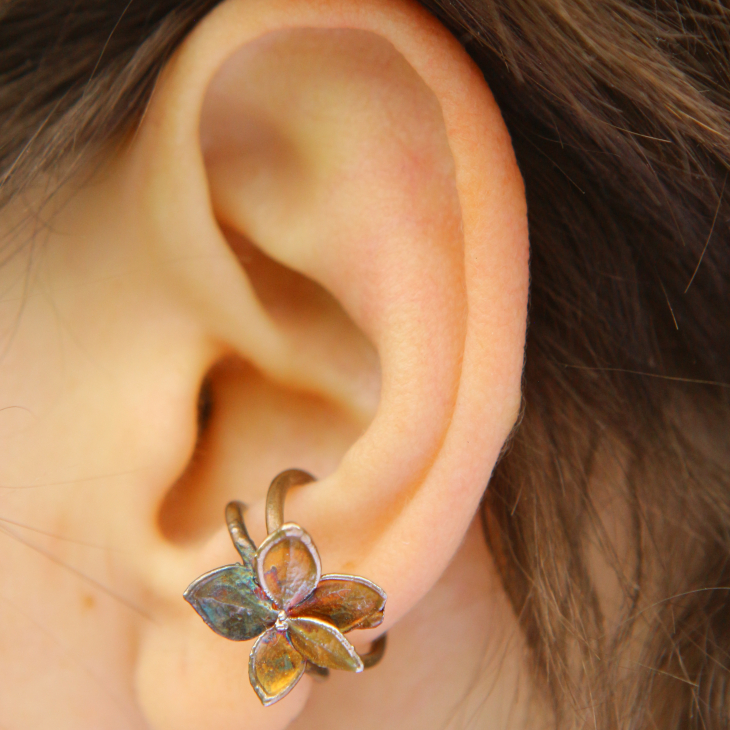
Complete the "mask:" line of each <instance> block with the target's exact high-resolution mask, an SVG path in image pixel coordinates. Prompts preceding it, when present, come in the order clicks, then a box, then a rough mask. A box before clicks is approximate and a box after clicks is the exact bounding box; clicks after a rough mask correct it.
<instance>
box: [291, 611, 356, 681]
mask: <svg viewBox="0 0 730 730" xmlns="http://www.w3.org/2000/svg"><path fill="white" fill-rule="evenodd" d="M289 638H290V640H291V643H292V644H294V647H295V648H296V649H297V650H298V651H299V652H301V654H302V655H303V656H304V657H305V658H306V659H309V661H310V662H312V664H316V665H317V666H318V667H327V668H328V669H346V670H349V671H350V672H362V670H363V664H362V659H360V657H359V656H358V653H357V652H356V651H355V648H354V647H353V646H352V644H351V643H350V642H349V641H348V640H347V639H346V638H345V637H344V636H343V635H342V634H341V633H340V631H339V630H338V629H336V628H335V627H334V626H332V624H328V623H327V622H326V621H320V620H319V619H317V618H291V619H289Z"/></svg>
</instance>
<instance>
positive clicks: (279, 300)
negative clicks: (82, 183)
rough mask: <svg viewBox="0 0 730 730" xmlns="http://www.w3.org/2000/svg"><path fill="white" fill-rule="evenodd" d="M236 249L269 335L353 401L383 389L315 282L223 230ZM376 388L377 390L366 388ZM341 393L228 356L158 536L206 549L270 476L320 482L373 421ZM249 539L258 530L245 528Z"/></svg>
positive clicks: (195, 411) (213, 376)
mask: <svg viewBox="0 0 730 730" xmlns="http://www.w3.org/2000/svg"><path fill="white" fill-rule="evenodd" d="M225 233H226V236H227V238H228V240H229V244H230V246H231V248H232V250H233V251H234V252H235V254H236V255H237V257H238V259H239V261H240V263H241V266H242V268H243V269H244V271H245V272H246V274H247V276H248V278H249V279H250V282H251V285H252V287H253V288H254V291H255V292H256V294H257V296H258V298H259V299H260V301H261V303H262V304H263V306H264V308H265V309H266V310H267V313H268V314H269V316H270V318H271V320H272V322H273V323H274V325H275V326H277V327H278V328H280V330H281V331H282V332H283V333H284V334H285V336H288V337H290V338H292V340H294V344H295V346H297V345H298V343H299V342H306V346H307V347H310V348H315V349H316V350H317V354H318V356H319V357H321V359H322V361H323V363H324V364H326V367H334V368H335V369H337V370H338V371H339V372H343V371H344V372H346V373H347V376H348V378H349V379H350V380H352V388H353V391H354V392H357V391H361V390H362V389H369V390H371V391H372V390H374V391H376V392H377V390H378V387H379V367H378V360H377V355H376V353H375V350H374V348H373V347H372V345H370V343H369V342H368V341H367V340H366V339H365V337H364V335H363V334H362V332H361V331H360V330H359V329H358V328H357V327H356V325H355V324H354V323H353V322H352V320H351V319H350V318H349V317H348V316H347V314H346V313H345V312H344V310H343V309H342V308H341V307H340V305H339V304H338V302H337V301H336V300H335V298H334V297H333V296H332V295H331V294H329V293H328V292H327V291H325V290H324V289H323V288H322V287H321V286H319V285H318V284H317V283H315V282H314V281H312V280H311V279H308V278H307V277H305V276H303V275H301V274H299V273H297V272H295V271H293V270H291V269H289V268H287V267H286V266H284V265H282V264H280V263H278V262H276V261H274V260H273V259H271V258H269V257H268V256H266V255H265V254H264V253H262V252H261V251H260V250H259V249H258V248H257V247H256V246H254V245H253V244H251V243H250V242H249V241H248V240H247V239H245V238H244V237H243V236H240V235H238V234H236V233H234V232H231V231H225ZM373 380H376V381H377V386H373V385H372V381H373ZM340 395H341V393H339V392H338V394H337V395H335V394H333V393H330V392H327V390H326V383H325V384H324V387H323V388H322V389H320V391H319V392H315V391H314V390H310V391H305V390H303V389H302V388H301V387H299V386H293V385H290V384H288V383H285V382H280V381H279V380H277V379H275V378H273V377H272V376H270V375H269V374H268V373H266V372H263V371H261V370H259V369H256V368H255V367H254V366H253V365H252V364H251V362H250V361H249V359H248V358H247V357H246V353H239V352H234V351H231V352H229V353H228V354H227V355H226V356H224V357H222V358H221V359H220V360H218V361H217V362H216V363H215V364H214V365H213V366H212V367H211V368H210V369H209V371H208V372H207V373H206V375H205V377H204V378H203V379H202V381H201V384H200V386H199V390H198V398H197V402H196V403H195V404H194V407H193V408H191V414H190V417H191V418H194V419H196V421H197V439H196V443H195V446H194V448H193V449H192V451H191V453H190V455H189V457H188V459H187V462H186V463H185V465H184V467H183V468H182V469H181V473H180V476H179V478H178V479H177V480H176V481H175V482H174V483H173V484H172V486H171V487H170V488H169V489H168V491H167V493H166V494H165V496H164V498H163V500H162V502H161V504H160V507H159V510H158V527H159V530H160V532H161V533H162V535H163V537H164V538H165V539H166V540H167V541H169V542H171V543H173V544H176V545H185V544H191V543H197V542H203V541H205V540H206V539H208V538H209V537H210V536H211V535H212V534H214V533H215V532H216V531H218V530H220V529H221V527H223V526H224V524H225V523H224V519H223V514H224V508H225V505H226V504H227V503H228V502H229V501H231V500H241V501H243V502H244V503H249V504H250V503H252V502H255V501H257V500H261V499H263V498H264V497H265V494H266V490H267V488H268V485H269V483H270V481H271V479H272V477H273V476H275V475H276V474H277V473H279V472H281V471H283V470H284V469H287V468H292V467H298V468H302V469H306V470H307V471H310V472H312V473H315V474H317V475H318V476H327V475H328V474H330V473H332V472H333V471H335V469H336V468H337V466H338V465H339V463H340V461H341V459H342V457H343V456H344V454H345V453H346V451H347V450H348V449H349V448H350V446H351V445H352V444H353V443H354V442H355V441H356V440H357V438H358V437H359V436H360V435H361V434H362V432H363V430H364V428H365V427H366V426H367V424H368V422H369V420H370V419H371V418H372V417H373V416H374V412H375V407H377V399H376V400H375V402H374V406H373V408H372V411H371V413H370V414H366V416H367V417H366V418H363V408H362V404H361V403H359V404H355V406H354V407H353V404H352V403H351V402H342V399H341V397H340ZM251 527H252V528H253V531H254V533H255V531H256V526H251Z"/></svg>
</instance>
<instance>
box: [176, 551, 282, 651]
mask: <svg viewBox="0 0 730 730" xmlns="http://www.w3.org/2000/svg"><path fill="white" fill-rule="evenodd" d="M183 597H184V598H185V600H186V601H187V602H188V603H190V605H191V606H192V607H193V608H194V609H195V610H196V611H197V612H198V614H200V617H201V618H202V619H203V621H205V623H206V624H208V626H210V628H211V629H213V631H215V632H216V633H217V634H220V635H221V636H225V637H226V639H231V640H232V641H247V640H248V639H253V638H254V636H258V635H259V634H260V633H261V632H262V631H265V630H266V629H267V628H269V626H271V625H272V624H273V623H274V622H275V621H276V616H277V612H276V610H275V608H274V606H273V605H272V603H271V601H270V600H269V597H268V596H267V595H266V594H265V593H264V591H263V590H261V587H260V586H259V584H258V583H257V581H256V576H255V575H254V572H253V569H252V568H251V567H250V566H244V565H226V566H224V567H222V568H216V570H211V571H210V573H206V574H205V575H201V576H200V578H198V579H197V580H196V581H193V583H191V584H190V586H188V589H187V590H186V591H185V593H184V594H183Z"/></svg>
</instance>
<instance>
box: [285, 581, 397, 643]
mask: <svg viewBox="0 0 730 730" xmlns="http://www.w3.org/2000/svg"><path fill="white" fill-rule="evenodd" d="M386 599H387V596H386V595H385V592H384V591H383V590H382V589H381V588H379V587H378V586H376V585H375V583H372V582H371V581H369V580H366V579H365V578H359V577H357V576H354V575H324V576H322V580H320V582H319V584H318V585H317V587H316V588H315V590H314V593H312V594H311V595H310V596H309V597H308V598H306V599H305V600H304V601H302V602H301V603H298V604H297V605H296V606H294V607H293V608H292V609H291V610H290V611H289V615H290V616H310V617H312V618H318V619H322V620H323V621H327V622H328V623H330V624H333V625H334V626H336V627H337V628H338V629H339V630H340V631H341V632H342V633H345V632H346V631H350V630H351V629H354V628H358V629H359V628H372V627H373V626H378V625H379V624H380V623H382V621H383V609H384V608H385V601H386Z"/></svg>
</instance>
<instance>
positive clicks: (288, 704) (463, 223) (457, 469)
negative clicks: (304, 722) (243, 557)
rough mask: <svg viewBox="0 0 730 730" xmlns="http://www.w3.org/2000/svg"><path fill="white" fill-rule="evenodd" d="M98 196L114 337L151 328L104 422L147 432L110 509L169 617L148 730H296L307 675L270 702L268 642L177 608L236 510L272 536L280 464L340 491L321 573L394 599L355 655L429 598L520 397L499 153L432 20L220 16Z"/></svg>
mask: <svg viewBox="0 0 730 730" xmlns="http://www.w3.org/2000/svg"><path fill="white" fill-rule="evenodd" d="M93 194H94V196H96V197H95V201H96V202H95V206H96V209H97V210H105V211H114V214H113V215H111V217H110V218H107V219H106V220H105V221H104V225H105V226H106V227H107V238H106V240H105V246H106V247H107V248H110V249H113V250H114V256H117V257H119V260H123V261H124V262H125V263H123V264H120V265H119V266H120V267H121V268H120V270H121V269H124V270H125V271H131V270H135V271H138V270H141V269H143V270H144V271H145V272H147V273H146V274H145V276H146V277H147V278H146V282H147V283H146V285H144V286H141V285H140V286H139V287H138V293H137V295H136V296H137V298H136V299H135V298H134V297H130V298H129V301H128V300H127V299H126V298H124V297H118V298H117V299H116V300H115V302H116V304H115V305H114V306H116V307H117V308H118V309H117V310H116V314H115V315H114V316H113V317H111V318H110V319H108V320H107V321H109V322H111V323H112V324H110V325H109V326H110V327H116V326H117V325H116V324H115V323H117V322H118V321H125V322H127V323H128V325H127V326H128V327H129V328H132V327H133V325H132V324H131V323H133V322H134V323H135V324H134V328H139V331H140V332H142V331H144V333H145V335H144V336H145V337H148V338H149V339H148V340H145V343H146V344H145V345H144V353H142V350H141V349H140V348H141V345H139V342H141V340H139V339H138V340H137V342H138V349H137V352H136V354H135V355H134V357H133V356H132V354H130V353H129V352H127V353H125V354H123V355H122V356H121V357H123V359H124V362H126V363H127V364H128V367H127V368H126V369H125V370H123V375H122V376H121V377H123V378H125V382H126V383H129V384H131V383H134V387H132V385H129V388H128V390H129V392H130V393H134V395H133V396H130V401H129V403H124V402H123V401H121V400H120V402H119V404H118V409H119V412H118V413H116V415H115V418H116V421H115V424H114V425H113V426H112V428H114V429H117V430H124V432H125V433H135V434H138V435H137V436H135V438H134V445H133V446H130V447H129V448H130V449H131V451H128V452H127V454H130V453H133V454H135V459H136V460H137V461H136V463H140V464H141V463H143V464H144V465H145V471H144V472H143V476H139V474H138V475H137V477H135V478H136V481H135V478H132V480H131V481H130V487H129V490H128V492H127V493H126V495H125V499H124V503H123V504H121V505H118V508H117V509H116V510H115V513H114V515H113V516H109V519H110V520H114V521H115V524H116V526H115V528H114V530H115V532H116V531H118V534H120V535H124V534H129V535H134V536H135V539H134V542H133V544H132V545H130V546H129V548H128V550H126V551H125V553H124V555H123V556H122V557H120V561H122V562H123V563H124V571H125V574H128V575H132V576H140V577H139V579H138V580H139V584H138V585H137V591H138V594H139V595H142V596H147V597H148V601H147V605H148V610H149V612H150V613H151V614H152V617H153V620H152V621H150V622H147V623H145V624H143V625H142V627H141V628H140V629H139V644H138V647H139V648H138V654H137V658H136V670H135V671H136V675H135V676H136V679H135V681H136V686H137V691H138V693H139V697H140V699H141V704H142V707H143V710H144V712H145V715H146V717H147V720H148V722H149V723H150V724H151V726H152V727H154V728H156V729H158V730H162V729H163V728H164V729H165V730H167V729H168V728H175V729H176V730H178V729H181V728H201V727H216V728H219V729H220V730H224V729H228V728H230V729H232V728H234V727H240V723H241V718H242V717H245V718H246V720H245V723H246V727H247V728H249V729H253V728H257V727H277V726H278V727H284V726H285V725H286V724H287V723H288V722H289V721H290V720H291V719H292V717H293V716H294V715H296V713H297V712H299V710H300V709H301V708H302V706H303V704H304V702H305V699H306V696H307V693H308V692H309V691H310V690H311V685H310V680H309V679H307V678H305V680H303V681H302V682H301V683H300V685H299V686H298V687H297V689H296V690H295V691H294V692H292V694H291V695H289V696H288V697H287V698H286V699H285V700H283V701H282V702H281V703H279V704H278V705H276V706H275V707H272V708H269V709H263V708H261V707H260V706H259V702H258V699H257V698H256V697H255V695H254V693H253V692H252V691H251V690H250V688H249V687H248V683H247V676H246V674H247V673H246V669H245V668H246V666H247V657H248V650H249V648H250V645H249V644H243V645H241V644H236V643H229V642H226V641H224V640H223V639H221V638H219V637H218V636H215V635H214V634H212V632H210V631H209V629H208V628H207V627H206V626H205V625H204V624H203V622H202V621H200V619H199V618H198V617H197V616H196V615H195V614H194V612H193V611H191V610H190V607H189V606H188V605H187V604H185V603H184V601H183V600H182V598H181V594H182V592H183V590H184V589H185V587H186V585H187V584H188V583H189V582H190V581H191V580H192V579H194V578H196V577H197V576H198V575H200V574H201V573H203V572H205V571H207V570H210V569H212V568H215V567H218V566H220V565H224V564H226V563H230V562H233V561H234V560H235V554H234V552H233V548H232V546H231V544H230V541H229V537H228V534H227V531H226V528H225V525H224V522H223V510H224V506H225V503H226V502H227V501H228V500H229V499H232V498H238V499H242V500H243V501H245V502H247V503H248V504H249V505H250V508H249V511H248V513H247V523H248V524H249V526H250V528H251V532H252V535H253V536H254V538H255V539H256V540H257V542H260V540H261V539H262V538H263V536H264V530H263V525H264V520H263V499H264V495H265V491H266V487H267V486H268V482H269V480H270V479H271V478H272V477H273V476H274V475H275V474H276V473H277V472H278V471H280V470H281V469H284V468H289V467H300V468H304V469H307V470H310V471H312V472H313V473H314V474H316V475H317V476H318V477H322V478H321V480H320V481H318V482H317V483H315V484H309V485H307V486H305V487H302V488H299V489H297V490H295V491H293V492H292V493H291V495H290V497H289V499H288V501H287V505H286V516H287V519H288V520H291V521H296V522H298V523H299V524H301V525H302V526H303V527H304V528H305V529H306V530H307V531H308V532H309V533H310V534H311V535H312V536H313V538H314V540H315V542H316V543H317V546H318V548H319V551H320V553H321V556H322V561H323V566H324V570H325V572H342V573H354V574H357V575H362V576H364V577H366V578H369V579H371V580H373V581H375V582H376V583H378V584H379V585H381V586H382V587H383V588H384V589H385V590H386V592H387V593H388V596H389V599H388V605H387V608H386V614H385V623H384V624H383V626H382V627H381V628H379V629H376V630H373V631H370V632H363V633H362V640H363V641H364V642H365V643H364V644H362V645H361V647H362V648H365V647H366V646H367V643H368V642H369V641H371V640H372V639H373V638H375V637H376V636H377V635H378V632H381V631H384V630H386V629H388V628H390V627H392V626H393V625H394V624H395V623H396V622H397V621H398V620H399V619H401V618H402V617H403V616H404V615H405V614H406V613H407V612H408V611H409V610H410V609H411V608H412V607H413V606H414V605H415V604H416V602H418V601H419V599H420V598H421V597H422V596H423V595H424V594H425V593H426V592H427V591H428V590H429V588H430V587H431V586H432V585H433V584H434V583H435V581H436V580H437V578H438V577H439V575H440V574H441V572H442V571H443V570H444V568H445V567H446V565H447V564H448V562H449V560H450V559H451V557H452V556H453V555H454V553H455V551H456V550H457V548H458V546H459V544H460V542H461V541H462V539H463V536H464V534H465V533H466V531H467V528H468V526H469V524H470V522H471V520H472V518H473V516H474V513H475V510H476V509H477V506H478V504H479V501H480V498H481V496H482V493H483V491H484V489H485V488H486V485H487V482H488V480H489V476H490V473H491V471H492V469H493V467H494V465H495V463H496V461H497V459H498V456H499V454H500V450H501V449H502V447H503V445H504V442H505V440H506V438H507V436H508V434H509V432H510V429H511V428H512V426H513V425H514V422H515V419H516V417H517V413H518V409H519V404H520V380H521V369H522V357H523V347H524V338H525V323H526V300H527V281H528V240H527V226H526V208H525V198H524V193H523V187H522V181H521V178H520V175H519V172H518V169H517V166H516V164H515V160H514V157H513V153H512V147H511V143H510V139H509V136H508V134H507V131H506V129H505V126H504V123H503V121H502V119H501V117H500V114H499V110H498V109H497V107H496V105H495V102H494V100H493V98H492V96H491V95H490V93H489V90H488V88H487V86H486V84H485V83H484V80H483V78H482V76H481V75H480V73H479V71H478V70H477V69H476V68H475V67H474V65H473V64H472V63H471V61H470V60H469V58H468V57H467V55H466V54H465V52H464V51H463V49H462V48H461V47H460V46H459V44H458V43H457V42H456V41H455V40H454V39H453V38H452V37H451V36H450V35H449V34H448V33H447V32H446V31H445V30H444V29H443V28H442V27H440V26H439V25H438V24H437V23H436V22H435V21H434V20H433V19H432V18H431V17H430V16H429V15H428V14H427V13H425V11H423V10H422V9H421V8H420V7H419V6H417V5H415V4H412V3H409V2H400V1H393V0H389V1H388V2H380V1H379V0H357V1H355V0H331V1H327V2H314V0H312V1H311V2H310V1H309V0H304V1H302V0H277V2H270V1H269V0H266V1H263V0H260V1H259V0H254V1H251V0H246V1H243V0H240V1H239V0H228V2H225V3H223V4H222V5H220V6H219V7H217V8H216V9H215V10H214V11H213V12H212V13H211V14H210V15H209V16H207V17H206V18H205V19H204V20H203V21H202V22H201V23H200V24H199V25H198V27H197V28H196V29H195V31H194V32H193V33H192V34H191V35H190V36H189V37H188V38H187V39H186V41H185V42H184V43H183V45H182V47H181V48H180V50H179V51H178V53H177V54H176V55H175V57H174V58H172V59H171V61H170V62H169V64H168V66H167V67H166V69H165V71H164V73H163V74H162V76H161V78H160V79H159V83H158V85H157V88H156V90H155V94H154V96H153V99H152V102H151V104H150V107H149V109H148V111H147V113H146V115H145V117H144V119H143V121H142V122H141V125H140V128H139V130H138V132H137V133H136V135H135V136H134V138H133V139H132V140H131V141H130V142H129V144H128V146H127V147H126V149H125V151H124V153H123V154H121V155H120V156H119V157H118V158H117V159H116V160H115V162H114V163H113V164H112V165H111V166H110V168H109V169H107V170H106V172H105V178H104V181H103V182H102V183H99V185H98V186H97V187H95V188H94V193H93ZM112 219H113V220H112ZM112 228H113V231H112ZM110 231H111V232H110ZM104 255H105V256H106V255H109V254H108V253H105V254H104ZM115 266H116V264H115ZM125 267H126V268H125ZM129 267H132V268H131V269H130V268H129ZM135 267H137V268H135ZM152 300H154V302H155V304H154V305H153V304H152V303H151V302H152ZM145 302H148V305H145V304H144V303H145ZM160 302H164V306H162V305H161V304H160ZM158 305H159V306H158ZM125 307H126V309H125ZM163 311H164V312H165V313H166V314H165V316H162V315H161V314H160V313H161V312H163ZM171 313H174V314H171ZM88 316H91V314H89V315H88ZM134 318H136V319H134ZM120 326H121V325H120ZM150 333H157V334H156V335H154V334H150ZM110 337H111V335H110ZM130 337H132V338H134V337H142V335H141V334H138V333H134V334H131V335H130ZM155 337H156V338H157V340H156V342H158V343H159V344H157V345H154V346H153V345H151V344H150V342H152V341H154V340H155ZM129 341H130V342H131V340H129ZM203 382H207V383H209V384H210V386H209V390H210V393H211V394H212V404H213V405H212V411H211V414H210V418H209V419H204V421H205V424H204V425H205V428H204V429H203V430H202V432H199V430H198V422H197V421H196V419H195V404H196V402H197V401H198V392H199V390H200V386H201V383H203ZM142 435H143V437H142ZM135 580H137V579H135ZM374 671H377V670H374Z"/></svg>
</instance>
